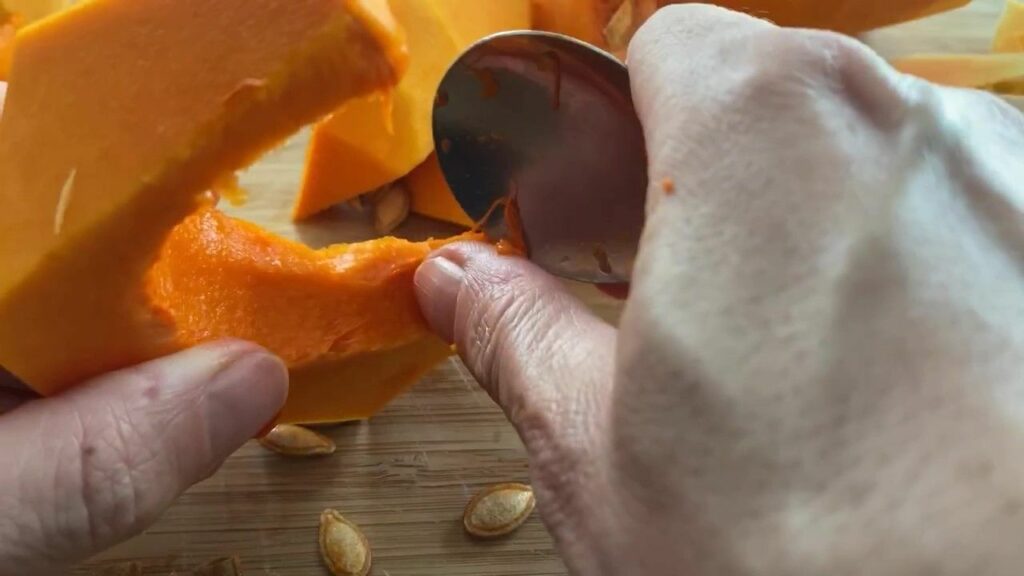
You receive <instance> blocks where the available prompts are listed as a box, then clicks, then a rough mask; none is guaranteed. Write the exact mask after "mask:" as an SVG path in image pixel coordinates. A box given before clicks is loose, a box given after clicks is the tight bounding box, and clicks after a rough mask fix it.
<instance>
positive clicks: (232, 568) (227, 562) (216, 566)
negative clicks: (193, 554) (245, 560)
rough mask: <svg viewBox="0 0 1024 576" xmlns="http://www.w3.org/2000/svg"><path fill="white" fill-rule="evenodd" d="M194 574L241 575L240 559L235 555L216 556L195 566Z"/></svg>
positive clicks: (213, 575)
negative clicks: (227, 556) (210, 560)
mask: <svg viewBox="0 0 1024 576" xmlns="http://www.w3.org/2000/svg"><path fill="white" fill-rule="evenodd" d="M194 574H195V576H242V561H241V560H240V559H239V558H238V557H237V556H232V557H230V558H218V559H216V560H214V561H212V562H208V563H206V564H203V565H202V566H200V567H199V568H196V570H195V572H194Z"/></svg>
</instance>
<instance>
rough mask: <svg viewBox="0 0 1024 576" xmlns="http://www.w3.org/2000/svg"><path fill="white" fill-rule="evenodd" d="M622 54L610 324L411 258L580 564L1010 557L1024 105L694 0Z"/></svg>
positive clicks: (1023, 401)
mask: <svg viewBox="0 0 1024 576" xmlns="http://www.w3.org/2000/svg"><path fill="white" fill-rule="evenodd" d="M629 66H630V70H631V74H632V77H633V87H634V97H635V100H636V102H637V106H638V111H639V113H640V116H641V119H642V121H643V123H644V126H645V130H646V135H647V142H648V152H649V156H650V176H651V183H652V185H651V189H650V191H649V209H648V221H647V228H646V232H645V235H644V238H643V242H642V246H641V251H640V256H639V259H638V262H637V266H636V272H635V276H634V284H633V286H632V288H631V294H630V298H629V301H628V304H627V308H626V312H625V315H624V318H623V319H622V323H621V327H620V329H619V330H618V331H617V332H616V331H615V330H614V329H613V328H611V327H609V326H607V325H606V324H604V323H603V322H601V321H600V320H598V319H596V318H595V317H594V316H593V315H592V314H591V313H590V312H589V311H588V310H587V309H586V308H585V307H584V306H583V305H582V304H581V303H580V302H578V301H576V300H575V299H573V298H572V297H571V296H570V295H569V294H568V293H567V292H566V291H565V290H563V289H562V287H561V284H560V283H559V282H557V281H555V280H554V279H552V278H550V277H549V276H547V275H545V274H544V273H543V272H541V271H540V270H539V269H537V268H535V267H534V266H532V265H530V264H529V263H528V262H526V261H523V260H517V259H510V258H503V257H499V256H497V255H496V254H495V253H494V251H493V250H492V249H490V248H487V247H484V246H480V245H457V246H450V247H446V248H444V249H442V250H441V251H440V252H438V253H437V254H436V255H434V257H432V258H431V259H430V260H428V261H427V262H426V263H425V264H424V266H423V267H422V268H421V269H420V271H419V273H418V275H417V284H418V287H419V290H420V298H421V302H422V303H423V308H424V313H425V314H426V316H427V318H428V320H429V321H430V322H431V324H432V325H433V326H434V327H435V329H436V330H437V331H438V332H439V333H441V334H442V335H445V336H447V337H449V338H450V339H451V340H452V341H454V342H455V343H457V345H458V350H459V352H460V353H461V355H462V357H463V358H464V359H465V361H466V363H467V365H468V366H469V368H470V370H471V371H472V372H473V373H474V374H475V375H476V377H477V378H478V379H479V380H480V381H481V382H482V384H483V385H484V386H485V387H486V388H487V389H488V391H489V392H490V393H491V394H492V396H493V397H494V398H495V399H496V400H497V401H498V402H499V404H501V406H502V407H503V409H504V410H505V412H506V414H507V415H508V416H509V418H510V420H511V421H512V423H513V424H514V425H515V426H516V427H517V429H518V431H519V433H520V435H521V436H522V438H523V440H524V442H525V444H526V447H527V450H528V452H529V455H530V459H531V473H532V475H533V482H534V485H535V487H536V489H537V492H538V497H539V502H540V505H541V512H542V514H543V516H544V519H545V521H546V522H547V524H548V526H549V528H550V529H551V531H552V533H553V534H554V536H555V538H556V540H557V541H558V544H559V547H560V549H561V551H562V553H563V556H564V557H565V559H566V561H567V563H568V564H569V565H570V567H571V568H572V569H573V571H574V572H576V573H580V574H694V575H698V574H699V575H705V574H754V573H756V574H765V575H780V576H781V575H791V574H834V575H839V574H873V575H876V576H878V575H885V574H894V575H895V574H901V575H902V574H920V573H927V574H930V575H941V574H982V573H983V574H987V575H994V574H1007V575H1010V574H1017V573H1019V569H1020V566H1022V565H1024V547H1022V546H1020V544H1019V542H1018V540H1019V535H1020V534H1021V533H1022V532H1024V395H1022V394H1024V378H1022V376H1021V374H1022V373H1024V372H1022V370H1024V152H1022V151H1024V117H1022V116H1021V115H1020V114H1019V113H1018V112H1016V111H1015V110H1013V109H1011V108H1010V107H1009V106H1007V105H1006V104H1005V103H1003V102H1001V101H999V100H998V99H996V98H995V97H992V96H990V95H987V94H984V93H981V92H973V91H962V90H952V89H943V88H939V87H936V86H932V85H929V84H927V83H924V82H921V81H918V80H915V79H913V78H909V77H906V76H903V75H901V74H899V73H897V72H896V71H894V70H893V69H892V68H890V67H889V66H888V65H887V64H886V63H885V62H884V61H883V60H882V59H880V58H879V57H878V56H876V55H875V54H873V53H872V52H871V51H870V50H869V49H867V48H866V47H864V46H863V45H861V44H859V43H857V42H856V41H854V40H851V39H848V38H845V37H840V36H837V35H834V34H829V33H824V32H812V31H801V30H784V29H780V28H776V27H774V26H772V25H770V24H768V23H766V22H763V21H759V20H755V19H752V18H749V17H746V16H741V15H739V14H735V13H732V12H728V11H725V10H722V9H717V8H712V7H708V6H702V5H692V4H691V5H683V6H677V7H672V8H666V9H664V10H662V11H661V12H659V13H658V14H657V15H656V16H655V17H654V18H653V19H652V20H651V21H650V22H648V23H647V24H646V25H645V26H644V27H643V28H642V29H641V31H640V32H639V33H638V35H637V37H636V38H635V40H634V42H633V45H632V47H631V48H630V54H629ZM666 178H667V179H671V180H672V182H674V193H672V194H667V193H666V192H665V191H663V189H662V186H661V182H662V181H663V180H664V179H666Z"/></svg>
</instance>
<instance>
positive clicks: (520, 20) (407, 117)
mask: <svg viewBox="0 0 1024 576" xmlns="http://www.w3.org/2000/svg"><path fill="white" fill-rule="evenodd" d="M391 6H392V9H393V10H394V11H395V15H396V17H397V18H398V20H399V22H400V23H401V24H402V25H403V26H404V27H405V29H406V30H407V32H408V35H409V51H410V54H412V58H411V61H410V67H409V72H408V73H407V74H406V76H405V78H403V79H402V81H401V83H400V84H399V85H398V88H397V89H396V90H395V91H394V93H393V95H392V96H391V97H390V98H380V97H376V96H369V97H366V98H362V99H355V100H351V101H349V102H346V103H345V105H344V106H342V107H341V108H339V109H338V110H337V111H335V112H334V114H332V115H331V117H330V118H328V119H326V120H324V121H323V122H321V123H319V124H318V125H317V127H316V129H315V131H314V133H313V140H312V144H311V146H310V150H309V160H308V163H307V166H306V173H305V180H304V183H303V186H302V190H301V192H300V194H299V197H298V200H297V201H296V204H295V209H294V216H295V218H296V219H302V218H306V217H308V216H311V215H313V214H316V213H317V212H320V211H322V210H324V209H326V208H328V207H330V206H332V205H334V204H337V203H340V202H344V201H347V200H350V199H352V198H354V197H356V196H359V195H361V194H364V193H367V192H370V191H373V190H375V189H377V188H380V187H382V186H384V185H387V184H390V183H392V182H394V181H396V180H398V179H400V178H402V177H404V176H406V175H407V174H408V173H409V172H410V171H412V170H413V169H414V168H415V167H416V166H418V165H419V164H421V163H423V162H424V160H426V158H427V156H428V155H429V154H430V153H431V152H432V151H433V149H434V142H433V136H432V129H431V115H432V111H433V105H434V94H435V92H436V91H437V86H438V84H440V82H441V78H442V76H443V75H444V73H445V71H446V70H447V68H448V66H449V65H450V64H451V62H452V61H453V60H454V59H455V57H456V56H457V55H458V54H459V52H461V51H462V50H463V49H464V48H466V47H467V46H469V45H470V44H471V43H473V42H474V41H476V40H478V39H480V38H482V37H484V36H486V35H488V34H490V33H493V32H498V31H501V30H507V29H512V28H528V27H529V24H530V12H529V4H528V0H500V1H491V2H488V1H481V0H391Z"/></svg>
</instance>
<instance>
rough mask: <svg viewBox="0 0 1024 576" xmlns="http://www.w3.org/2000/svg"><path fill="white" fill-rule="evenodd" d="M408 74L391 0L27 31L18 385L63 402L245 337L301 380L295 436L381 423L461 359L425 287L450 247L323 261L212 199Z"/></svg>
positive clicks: (18, 221) (10, 227) (12, 194)
mask: <svg viewBox="0 0 1024 576" xmlns="http://www.w3.org/2000/svg"><path fill="white" fill-rule="evenodd" d="M157 27H158V28H157ZM238 46H245V47H246V48H245V49H244V50H239V49H237V47H238ZM123 54H132V55H133V57H132V58H123V57H119V56H121V55H123ZM406 67H407V54H406V48H405V43H404V37H403V34H402V32H401V30H400V28H399V27H398V25H397V23H396V22H395V20H394V17H393V15H392V14H391V12H390V9H389V8H388V5H387V2H386V0H217V2H210V1H209V0H146V2H137V1H136V0H101V1H95V2H87V3H84V4H81V5H79V6H77V7H75V8H74V9H73V10H69V11H66V12H63V13H60V14H58V15H56V16H54V17H52V18H48V19H46V20H43V21H41V22H38V23H36V24H34V25H31V26H29V27H27V28H25V29H23V30H22V31H21V32H19V34H18V51H17V58H16V59H15V61H14V63H13V67H12V68H11V74H10V85H9V89H8V93H7V102H6V109H5V110H4V113H3V116H2V118H0V200H2V201H3V203H4V205H5V210H4V211H2V212H0V365H3V366H4V367H6V368H7V369H9V370H10V371H11V372H13V373H14V374H15V375H17V376H18V377H19V378H20V379H21V380H23V381H24V382H25V383H27V384H28V385H30V386H31V387H33V388H34V389H36V390H37V391H39V392H40V393H43V394H47V395H48V394H54V393H57V392H60V391H62V390H64V389H66V388H68V387H70V386H73V385H75V384H78V383H80V382H82V381H84V380H86V379H88V378H90V377H92V376H95V375H98V374H101V373H104V372H107V371H110V370H114V369H118V368H122V367H125V366H129V365H132V364H135V363H138V362H141V361H145V360H148V359H151V358H155V357H158V356H161V355H164V354H167V353H170V352H174V351H177V350H180V349H183V348H185V347H188V346H191V345H194V344H197V343H200V342H203V341H207V340H210V339H215V338H220V337H227V336H231V337H242V338H249V339H251V340H254V341H256V342H257V343H259V344H262V345H264V346H266V347H268V348H269V349H270V350H271V351H272V352H275V353H277V354H279V355H281V356H282V357H283V358H285V359H286V361H287V362H288V364H289V367H290V368H291V375H292V394H291V396H290V398H289V401H288V404H287V406H286V407H285V409H284V412H283V414H282V418H281V421H291V422H315V421H341V420H347V419H354V418H365V417H367V416H369V415H372V414H373V413H374V412H375V411H376V410H378V409H379V408H380V407H381V406H383V405H384V404H385V403H386V402H387V401H388V400H389V399H390V398H391V397H393V396H394V395H395V394H397V393H398V392H400V391H401V390H402V389H404V388H405V387H407V386H408V385H410V384H411V383H412V382H414V381H415V380H416V379H417V378H418V377H419V376H420V375H421V374H422V373H423V372H425V371H427V370H429V369H430V368H431V367H432V366H433V365H435V364H436V363H437V362H438V361H439V360H440V359H442V358H444V357H446V356H448V355H449V354H450V349H449V347H448V346H447V345H445V344H444V343H443V342H441V341H439V340H438V339H437V338H436V337H434V336H432V335H431V334H430V333H429V331H428V330H427V328H426V325H425V322H424V321H423V319H422V318H421V317H420V316H419V312H418V308H417V307H416V302H415V298H414V295H413V288H412V280H411V278H412V272H413V270H415V267H416V265H417V264H418V262H419V261H420V260H422V258H423V257H424V256H425V255H426V254H427V253H428V252H429V251H430V250H431V249H432V248H434V247H436V246H438V245H439V244H440V243H438V242H433V243H431V242H427V243H418V244H416V243H409V242H403V241H399V240H395V239H380V240H376V241H372V242H369V243H366V244H358V245H352V246H338V247H330V248H326V249H324V250H320V251H315V250H311V249H309V248H307V247H305V246H302V245H299V244H295V243H292V242H289V241H287V240H284V239H282V238H278V237H275V236H273V235H271V234H269V233H267V232H265V231H263V230H260V229H259V228H257V227H255V226H253V225H251V224H247V223H243V222H239V221H236V220H233V219H230V218H228V217H226V216H224V215H223V214H220V213H219V212H217V211H216V210H215V209H214V208H213V206H212V202H211V195H210V194H209V193H207V192H206V191H207V190H210V189H212V188H214V187H215V184H216V183H217V182H218V181H221V180H222V179H223V177H224V176H225V175H230V174H231V173H233V172H234V171H235V170H237V169H239V168H241V167H243V166H245V165H246V164H248V163H249V162H250V161H251V160H253V159H254V158H256V157H257V156H258V155H259V154H261V153H262V152H264V151H266V150H268V149H269V148H270V147H272V146H273V145H275V144H276V143H278V142H280V141H281V140H282V139H283V138H284V137H286V136H288V135H289V134H291V133H293V132H294V131H296V130H297V129H298V128H300V127H301V126H302V125H304V124H306V123H308V122H311V121H313V120H315V119H317V118H318V117H320V116H322V115H324V114H326V113H328V112H330V111H331V110H333V109H335V108H337V107H338V106H339V105H341V104H342V103H344V102H345V101H348V100H351V99H355V98H361V97H364V96H367V95H369V94H373V93H375V92H380V91H387V90H390V89H392V88H393V87H394V85H395V84H397V82H398V81H399V80H400V78H401V75H402V73H403V72H404V70H405V69H406ZM153 70H160V73H159V74H153V73H152V71H153ZM182 87H187V89H182ZM43 110H45V111H46V113H42V112H41V111H43ZM347 298H351V299H352V301H354V302H355V301H358V302H359V303H360V304H361V306H359V307H354V306H351V305H349V304H348V303H347V301H346V299H347ZM289 308H291V309H292V310H294V311H295V313H294V314H293V317H291V318H289V316H288V313H287V310H288V309H289ZM332 315H336V316H332ZM325 399H326V400H325Z"/></svg>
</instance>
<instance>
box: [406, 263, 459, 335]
mask: <svg viewBox="0 0 1024 576" xmlns="http://www.w3.org/2000/svg"><path fill="white" fill-rule="evenodd" d="M465 277H466V271H465V270H464V269H463V268H462V267H461V266H459V265H458V264H456V263H455V262H453V261H451V260H449V259H448V258H445V257H444V256H434V257H432V258H429V259H427V260H426V261H425V262H424V263H423V264H422V265H421V266H420V268H419V270H417V271H416V281H415V282H416V297H417V298H418V299H419V303H420V309H421V310H422V311H423V316H424V317H425V318H426V319H427V324H429V325H430V327H431V329H432V330H434V332H435V333H437V335H438V336H440V337H441V338H444V340H445V341H446V342H449V343H451V342H454V341H455V334H454V332H455V309H456V307H457V305H458V302H459V291H460V290H461V289H462V282H463V280H464V279H465Z"/></svg>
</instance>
